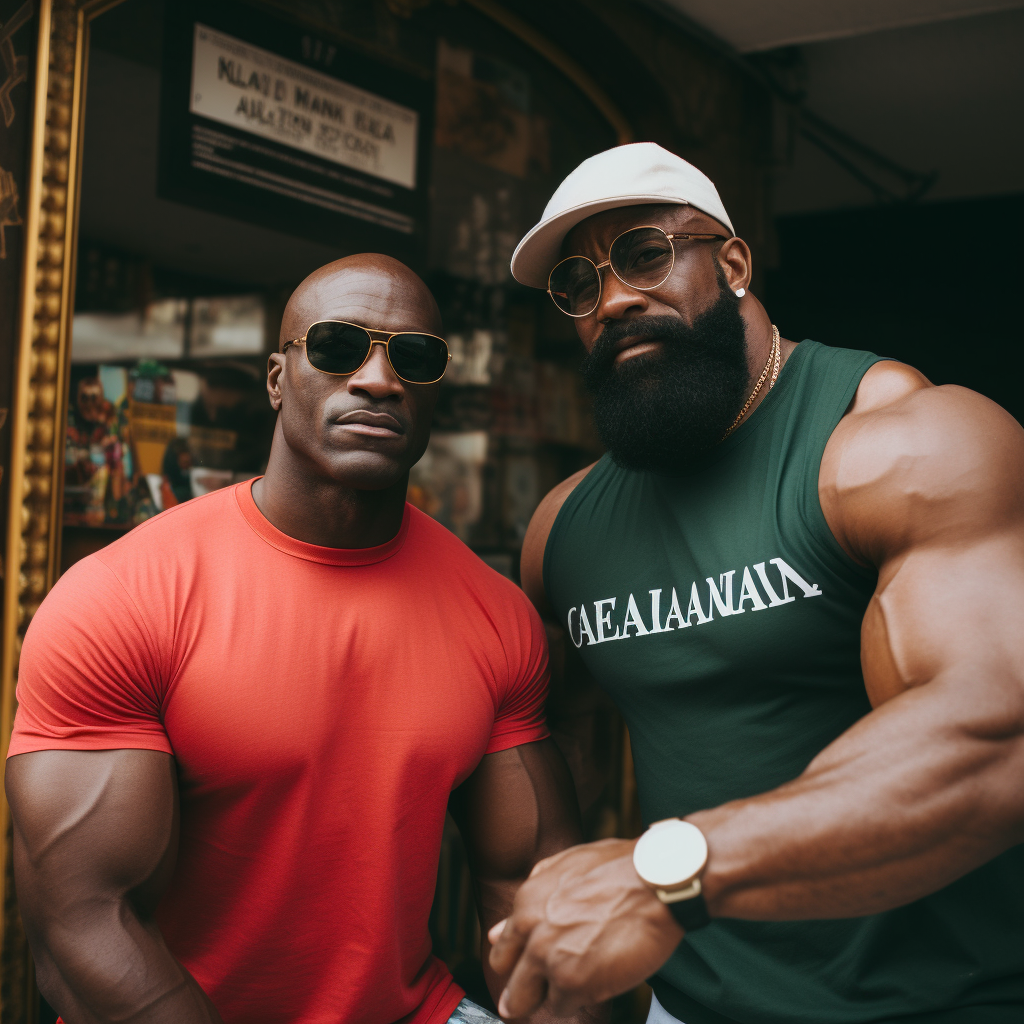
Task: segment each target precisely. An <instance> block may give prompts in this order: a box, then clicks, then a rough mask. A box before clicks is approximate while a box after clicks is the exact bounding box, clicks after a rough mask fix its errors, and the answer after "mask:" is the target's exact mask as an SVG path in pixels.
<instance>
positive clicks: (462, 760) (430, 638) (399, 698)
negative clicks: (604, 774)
mask: <svg viewBox="0 0 1024 1024" xmlns="http://www.w3.org/2000/svg"><path fill="white" fill-rule="evenodd" d="M546 691H547V648H546V642H545V638H544V631H543V627H542V625H541V623H540V620H539V618H538V617H537V614H536V612H535V611H534V610H533V608H532V607H531V605H530V603H529V601H527V599H526V597H525V596H524V595H523V593H522V591H520V590H519V589H518V588H517V587H516V586H514V585H513V584H512V583H510V582H509V581H508V580H506V579H504V578H503V577H501V576H500V575H498V573H496V572H494V571H493V570H491V569H490V568H488V567H487V566H486V565H484V563H483V562H481V561H480V560H479V559H478V558H477V557H476V556H475V555H474V554H473V553H472V552H471V551H470V550H469V549H468V548H467V547H466V546H465V545H463V544H462V543H461V542H460V541H459V540H457V539H456V538H455V537H454V536H453V535H452V534H451V533H449V532H448V531H447V530H445V529H444V528H443V527H442V526H440V525H438V524H437V523H435V522H434V521H433V520H432V519H430V518H429V517H428V516H426V515H424V514H423V513H421V512H418V511H417V510H416V509H414V508H413V507H412V506H406V510H405V517H404V520H403V522H402V528H401V530H400V531H399V533H398V536H397V537H395V538H394V539H393V540H391V541H389V542H388V543H386V544H382V545H380V546H379V547H375V548H365V549H356V550H342V549H337V548H324V547H317V546H315V545H312V544H305V543H302V542H301V541H298V540H295V539H293V538H291V537H288V536H286V535H285V534H283V533H281V532H280V531H279V530H277V529H275V528H274V527H273V526H272V525H271V524H270V523H269V522H268V521H267V520H266V519H265V518H264V517H263V515H262V514H261V513H260V511H259V509H257V507H256V504H255V502H254V501H253V499H252V493H251V482H246V483H244V484H239V485H238V486H236V487H230V488H225V489H224V490H221V491H217V492H215V493H213V494H210V495H207V496H205V497H202V498H198V499H195V500H193V501H189V502H186V503H185V504H183V505H179V506H177V507H175V508H172V509H170V510H168V511H167V512H165V513H164V514H162V515H159V516H157V517H155V518H154V519H151V520H149V521H148V522H146V523H144V524H143V525H142V526H139V527H137V528H136V529H134V530H132V532H131V533H129V534H128V535H127V536H125V537H124V538H122V539H121V540H118V541H116V542H115V543H113V544H111V545H110V546H109V547H106V548H104V549H103V550H102V551H100V552H99V553H98V554H95V555H91V556H90V557H88V558H85V559H83V560H82V561H81V562H78V563H77V564H76V565H75V566H73V567H72V568H71V569H70V570H68V572H67V573H66V574H65V575H64V576H63V577H62V578H61V579H60V581H59V582H58V583H57V585H56V586H55V587H54V588H53V591H52V592H51V593H50V595H49V596H48V597H47V598H46V600H45V601H44V602H43V604H42V607H41V608H40V609H39V612H38V613H37V615H36V616H35V618H34V620H33V621H32V625H31V627H30V629H29V631H28V635H27V636H26V638H25V646H24V650H23V652H22V655H21V666H20V674H19V681H18V701H19V708H18V715H17V719H16V721H15V726H14V736H13V738H12V740H11V747H10V754H11V755H12V756H13V755H16V754H24V753H27V752H29V751H33V750H50V749H55V748H56V749H63V750H109V749H116V748H125V747H132V748H143V749H146V750H162V751H166V752H167V753H170V754H173V755H174V757H175V759H176V761H177V767H178V777H179V782H180V793H181V840H180V851H179V854H178V860H177V867H176V869H175V873H174V877H173V880H172V881H171V884H170V886H169V888H168V890H167V892H166V893H165V895H164V897H163V899H162V901H161V903H160V907H159V911H158V921H159V924H160V928H161V930H162V932H163V935H164V936H165V938H166V940H167V943H168V945H169V947H170V949H171V950H172V951H173V952H174V954H175V956H177V957H178V958H179V959H180V960H181V962H182V963H183V964H184V965H185V966H186V967H187V968H188V969H189V970H190V971H191V972H192V974H193V975H194V976H195V978H196V980H197V981H198V982H199V984H200V985H201V986H202V987H203V989H204V990H205V991H206V992H207V993H208V994H209V996H210V998H211V999H212V1000H213V1002H214V1005H215V1006H216V1007H217V1009H218V1010H219V1011H220V1013H221V1015H222V1016H223V1018H224V1020H225V1022H226V1024H243V1022H245V1024H252V1022H254V1021H259V1022H260V1024H340V1022H344V1024H361V1022H366V1024H390V1022H392V1021H398V1020H399V1019H401V1018H407V1019H408V1021H409V1022H410V1024H412V1022H415V1024H434V1022H440V1021H444V1020H446V1019H447V1018H448V1016H449V1015H450V1014H451V1012H452V1010H454V1008H455V1006H456V1005H457V1004H458V1002H459V1000H460V999H461V997H462V994H463V993H462V991H461V990H460V989H459V988H458V986H457V985H456V984H455V983H454V982H453V981H452V979H451V976H450V975H449V973H448V971H447V970H446V968H445V967H444V965H443V964H442V963H441V962H440V961H439V960H437V959H436V958H435V957H433V956H432V955H431V951H430V950H431V947H430V938H429V935H428V931H427V918H428V916H429V913H430V906H431V901H432V898H433V893H434V885H435V880H436V876H437V864H438V857H439V853H440V847H441V832H442V829H443V826H444V818H445V810H446V805H447V801H448V795H449V792H450V791H451V790H452V789H453V788H454V787H455V786H457V785H459V783H460V782H462V781H463V780H464V779H465V778H466V777H467V776H468V775H469V774H470V773H471V772H472V771H473V769H474V768H475V767H476V766H477V764H478V763H479V762H480V759H481V758H482V757H483V756H484V755H485V754H489V753H491V752H493V751H497V750H505V749H507V748H509V747H514V746H517V745H518V744H521V743H530V742H532V741H535V740H540V739H543V738H544V737H546V736H547V735H548V732H547V729H546V728H545V724H544V709H543V705H544V699H545V696H546Z"/></svg>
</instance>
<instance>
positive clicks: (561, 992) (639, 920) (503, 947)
mask: <svg viewBox="0 0 1024 1024" xmlns="http://www.w3.org/2000/svg"><path fill="white" fill-rule="evenodd" d="M635 845H636V841H635V840H626V839H605V840H602V841H601V842H598V843H589V844H587V845H585V846H574V847H572V848H571V849H569V850H564V851H563V852H562V853H559V854H556V855H555V856H554V857H549V858H547V860H542V861H540V862H539V863H538V864H537V866H536V867H535V868H534V869H533V871H532V873H531V874H530V877H529V878H528V879H527V880H526V882H525V883H524V884H523V886H522V887H521V888H520V890H519V892H518V893H517V894H516V898H515V904H514V906H513V910H512V915H511V916H510V917H508V918H506V919H505V920H504V921H499V922H498V924H496V925H495V926H494V927H493V928H492V929H491V930H490V932H489V933H488V938H489V939H490V941H491V943H492V945H493V949H492V950H491V957H490V960H491V966H492V967H493V968H494V970H495V971H497V972H498V973H499V974H503V975H504V974H508V972H509V971H511V972H512V974H511V977H510V978H509V980H508V984H507V985H506V986H505V991H504V992H502V994H501V999H500V1001H499V1003H498V1012H499V1013H500V1014H501V1016H502V1017H506V1018H509V1017H524V1016H526V1015H527V1014H529V1013H531V1012H532V1011H533V1010H535V1009H537V1007H539V1006H541V1005H544V1007H545V1009H548V1010H550V1012H551V1013H552V1014H553V1015H554V1016H556V1017H568V1016H570V1015H571V1014H573V1013H574V1012H575V1011H576V1010H578V1009H579V1008H580V1007H581V1006H584V1005H587V1004H593V1003H599V1002H603V1001H604V1000H606V999H610V998H612V996H617V995H620V994H621V993H622V992H627V991H629V989H631V988H633V987H634V986H636V985H639V984H640V982H642V981H644V980H645V979H647V978H649V977H650V976H651V975H652V974H654V972H655V971H657V970H658V968H659V967H661V965H662V964H663V963H664V962H665V961H666V960H667V959H668V958H669V956H671V954H672V951H673V950H674V949H675V948H676V946H677V945H678V944H679V940H680V939H681V938H682V936H683V930H682V929H681V928H680V927H679V925H678V924H677V923H676V920H675V918H674V917H673V916H672V914H671V913H670V912H669V910H668V908H667V907H666V906H665V905H664V904H663V903H661V901H660V900H659V899H658V898H657V896H655V895H654V893H653V891H652V890H651V889H649V888H648V887H647V886H646V885H644V883H643V882H642V881H640V877H639V876H638V875H637V873H636V870H635V869H634V867H633V847H634V846H635Z"/></svg>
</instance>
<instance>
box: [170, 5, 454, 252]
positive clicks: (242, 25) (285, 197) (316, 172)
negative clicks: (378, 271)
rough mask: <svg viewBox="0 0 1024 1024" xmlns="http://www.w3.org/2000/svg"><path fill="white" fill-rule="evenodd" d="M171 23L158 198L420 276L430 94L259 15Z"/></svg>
mask: <svg viewBox="0 0 1024 1024" xmlns="http://www.w3.org/2000/svg"><path fill="white" fill-rule="evenodd" d="M167 11H168V13H167V20H166V23H165V26H164V52H163V68H162V72H161V79H162V81H161V124H160V176H159V183H158V189H159V192H160V195H161V196H162V197H163V198H166V199H171V200H174V201H177V202H184V203H189V204H190V205H195V206H200V207H203V208H205V209H209V210H214V211H216V212H218V213H224V214H227V215H229V216H233V217H238V218H241V219H243V220H248V221H250V222H253V223H259V224H263V225H265V226H268V227H272V228H275V229H277V230H281V231H285V232H287V233H289V234H292V235H297V236H300V237H305V238H310V239H313V240H316V241H322V242H328V243H337V244H338V245H339V247H340V248H341V249H342V250H343V251H354V250H358V249H367V248H370V249H377V250H378V251H384V252H388V253H392V254H393V255H396V256H399V257H400V258H404V259H406V260H409V261H412V262H414V263H415V262H418V260H419V258H421V254H422V252H423V250H424V242H425V236H426V210H427V193H428V186H429V181H428V178H429V173H430V166H429V155H430V148H431V147H430V141H431V138H432V132H433V127H432V116H433V104H434V90H433V83H432V82H431V81H426V80H422V79H420V78H418V77H416V76H415V75H414V74H412V73H410V72H409V71H408V70H406V69H400V68H396V67H391V66H390V65H388V64H387V63H386V62H383V59H382V58H381V59H375V58H373V57H371V56H369V55H367V54H365V53H362V52H357V51H355V50H348V49H346V48H345V47H344V46H342V45H341V44H340V43H339V42H337V41H333V40H330V39H326V38H321V37H320V36H319V35H318V34H317V31H316V29H315V28H313V27H311V26H306V25H300V24H297V23H292V22H289V21H286V20H284V19H278V18H275V17H274V16H272V15H269V14H267V13H265V12H263V11H261V10H259V9H255V8H251V7H246V6H243V5H240V4H235V3H230V2H227V3H220V2H217V3H211V2H209V0H206V2H202V3H199V2H195V0H183V2H180V3H175V4H168V5H167ZM226 256H228V258H230V254H226Z"/></svg>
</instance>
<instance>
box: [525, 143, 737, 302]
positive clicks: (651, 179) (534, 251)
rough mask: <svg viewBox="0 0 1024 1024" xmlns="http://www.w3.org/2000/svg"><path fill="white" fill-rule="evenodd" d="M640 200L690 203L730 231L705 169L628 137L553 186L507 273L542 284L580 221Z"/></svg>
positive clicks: (640, 202) (533, 285)
mask: <svg viewBox="0 0 1024 1024" xmlns="http://www.w3.org/2000/svg"><path fill="white" fill-rule="evenodd" d="M644 203H679V204H680V205H683V206H692V207H694V209H697V210H700V211H701V212H702V213H706V214H707V215H708V216H709V217H714V218H715V220H717V221H721V223H722V224H724V225H725V226H726V227H727V228H728V229H729V231H730V233H731V234H735V233H736V232H735V231H734V230H733V226H732V221H731V220H729V214H727V213H726V212H725V207H724V206H723V205H722V200H721V199H720V198H719V195H718V189H716V188H715V186H714V183H713V182H712V181H711V179H710V178H709V177H708V176H707V175H706V174H704V173H703V172H701V171H698V170H697V168H696V167H694V166H693V164H691V163H687V162H686V161H685V160H684V159H683V158H682V157H681V156H676V155H675V153H670V152H669V151H668V150H667V149H663V148H662V147H661V146H659V145H658V144H657V143H656V142H631V143H630V144H629V145H627V146H616V147H615V148H614V149H606V150H605V151H604V152H603V153H598V154H597V155H596V156H592V157H589V158H588V159H586V160H584V161H583V163H581V164H580V165H579V167H577V168H576V170H575V171H573V172H572V173H571V174H570V175H569V176H568V177H567V178H566V179H565V181H563V182H562V184H561V185H559V186H558V188H557V189H555V194H554V195H553V196H552V197H551V198H550V199H549V200H548V205H547V206H545V207H544V215H543V216H542V217H541V219H540V223H539V224H537V225H535V226H534V227H532V228H531V229H530V230H529V232H527V234H526V237H525V238H523V240H522V241H521V242H520V243H519V245H517V246H516V251H515V252H514V253H513V255H512V276H513V277H514V278H515V279H516V280H517V281H518V282H519V283H520V284H525V285H529V286H530V287H531V288H547V286H548V274H550V273H551V268H552V267H553V266H554V265H555V264H556V263H557V262H558V260H559V257H560V255H561V251H562V241H563V240H564V238H565V236H566V235H567V234H568V233H569V232H570V231H571V230H572V229H573V228H574V227H575V226H576V225H577V224H579V222H580V221H581V220H586V219H587V217H590V216H593V214H595V213H600V212H601V211H602V210H613V209H615V208H616V207H619V206H641V205H642V204H644Z"/></svg>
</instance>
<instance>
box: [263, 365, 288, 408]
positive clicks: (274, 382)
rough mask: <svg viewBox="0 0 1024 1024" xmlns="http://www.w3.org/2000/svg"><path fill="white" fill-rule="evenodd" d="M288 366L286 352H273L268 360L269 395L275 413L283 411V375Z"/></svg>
mask: <svg viewBox="0 0 1024 1024" xmlns="http://www.w3.org/2000/svg"><path fill="white" fill-rule="evenodd" d="M286 365H287V357H286V354H285V353H284V352H271V353H270V358H269V359H268V360H267V394H268V395H269V396H270V405H271V408H272V409H273V410H274V412H280V411H281V398H282V394H281V392H282V388H281V383H282V382H281V375H282V374H283V373H284V368H285V366H286Z"/></svg>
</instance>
